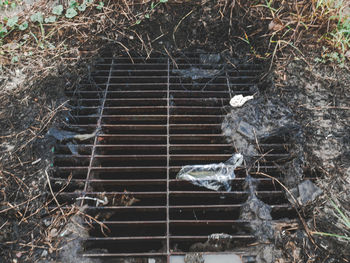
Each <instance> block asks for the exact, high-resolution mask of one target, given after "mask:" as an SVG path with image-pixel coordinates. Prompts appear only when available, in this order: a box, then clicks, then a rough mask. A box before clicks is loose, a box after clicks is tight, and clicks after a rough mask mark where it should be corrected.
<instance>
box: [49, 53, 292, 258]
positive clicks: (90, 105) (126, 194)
mask: <svg viewBox="0 0 350 263" xmlns="http://www.w3.org/2000/svg"><path fill="white" fill-rule="evenodd" d="M206 58H208V56H207V55H204V54H197V53H194V54H190V55H188V56H187V57H186V58H182V57H177V58H174V59H170V58H168V57H151V58H149V59H147V60H146V59H145V58H141V57H136V58H133V61H131V60H130V58H126V57H117V58H102V59H101V60H100V61H101V62H99V63H98V64H96V65H95V68H96V72H95V73H94V74H93V75H92V76H91V79H90V81H86V82H83V83H81V84H80V89H79V90H78V91H75V92H72V91H70V92H67V93H68V94H67V95H69V96H71V97H73V98H74V99H72V100H71V105H72V107H73V109H72V111H71V117H70V120H69V123H70V129H72V130H75V131H79V132H80V133H85V134H86V133H93V132H96V134H95V136H93V137H92V138H90V139H87V140H84V141H82V142H76V144H75V145H73V146H72V145H69V144H65V143H61V144H60V145H58V146H57V147H56V149H55V161H54V166H55V174H54V176H53V177H52V181H53V185H55V182H62V181H66V180H67V178H68V177H69V175H72V179H71V183H70V185H69V187H67V188H66V189H65V190H64V191H63V192H60V193H59V195H58V196H57V199H58V200H59V201H60V202H61V203H64V204H72V203H79V205H87V209H86V212H87V213H88V214H89V215H91V216H93V217H95V218H97V219H98V220H99V221H101V222H102V223H103V224H105V225H106V226H107V227H108V228H109V230H110V231H106V234H107V236H105V235H104V234H103V233H102V232H101V228H100V225H98V224H93V227H92V229H91V231H90V237H89V238H87V239H86V240H85V250H86V252H85V254H84V255H85V256H88V257H94V258H101V259H103V258H118V257H127V256H131V257H164V258H166V257H169V256H170V255H176V254H184V253H188V252H196V251H201V250H200V249H199V248H198V246H196V244H198V243H204V242H206V241H207V240H208V236H210V235H211V234H215V233H225V234H228V235H230V236H231V238H230V244H231V248H232V250H233V251H236V252H237V253H239V248H245V247H247V246H248V245H249V244H252V243H254V242H256V240H257V239H256V236H255V235H254V234H253V233H252V231H251V229H250V227H249V224H250V223H249V220H242V219H240V211H241V208H242V206H243V205H244V203H245V202H246V201H247V199H248V197H249V191H248V190H247V189H246V188H245V187H244V184H245V177H246V173H245V169H243V168H238V169H237V172H236V175H237V176H236V178H235V179H233V180H232V181H231V184H232V189H233V190H232V191H230V192H215V191H211V190H208V189H206V188H201V187H197V186H194V185H192V184H191V183H189V182H186V181H181V180H177V179H176V174H177V173H178V171H179V170H180V169H181V167H182V166H183V165H187V164H209V163H216V162H224V161H226V160H227V159H229V158H230V157H231V156H232V153H233V152H234V149H233V146H232V145H231V144H229V143H227V141H226V139H225V137H224V136H223V135H222V133H221V123H222V121H223V119H224V117H225V115H226V111H227V109H228V105H229V100H230V98H231V97H232V96H234V95H236V94H243V95H251V94H253V93H254V92H255V90H254V87H256V85H257V84H258V77H259V74H260V73H261V71H262V66H261V65H259V64H239V65H235V67H233V66H231V65H228V64H219V63H208V61H207V59H206ZM287 146H288V141H286V140H285V139H283V138H276V140H270V141H268V142H265V143H262V144H261V145H260V148H261V149H263V152H265V155H264V159H263V160H262V161H261V162H260V166H259V169H260V171H263V172H265V173H267V174H269V175H272V176H274V177H276V178H280V176H281V174H280V172H279V169H278V167H277V164H278V163H283V162H284V160H285V159H286V157H288V156H289V154H288V151H287V150H286V149H287ZM72 147H73V150H72ZM266 153H267V154H266ZM262 154H264V153H262ZM257 157H259V156H257ZM251 172H254V169H253V170H252V171H251ZM255 178H256V179H257V180H258V182H259V183H258V187H257V189H256V196H257V197H258V198H259V199H260V200H262V201H263V202H265V203H266V204H268V205H269V206H270V207H271V216H272V220H273V221H274V222H277V223H278V222H279V221H281V222H283V221H286V218H289V219H293V218H295V214H294V213H293V211H292V209H291V207H290V205H289V204H288V201H287V200H286V198H285V196H284V193H283V192H282V190H281V188H280V187H279V186H278V185H276V184H274V182H273V181H272V180H271V179H270V178H264V177H259V176H255ZM58 190H59V189H57V191H58ZM96 199H98V200H102V201H104V204H102V205H101V204H100V205H99V206H97V204H96ZM233 248H234V249H233ZM204 252H206V251H204ZM241 254H242V257H243V258H244V257H245V256H247V257H248V256H251V255H245V254H244V253H243V252H242V253H241ZM248 258H249V257H248ZM249 262H251V261H249Z"/></svg>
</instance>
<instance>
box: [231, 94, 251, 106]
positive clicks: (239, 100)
mask: <svg viewBox="0 0 350 263" xmlns="http://www.w3.org/2000/svg"><path fill="white" fill-rule="evenodd" d="M252 99H254V96H245V97H244V96H243V95H242V94H239V95H236V96H234V97H233V98H232V99H231V100H230V105H231V106H232V107H233V108H239V107H242V106H243V105H244V103H246V102H247V101H248V100H252Z"/></svg>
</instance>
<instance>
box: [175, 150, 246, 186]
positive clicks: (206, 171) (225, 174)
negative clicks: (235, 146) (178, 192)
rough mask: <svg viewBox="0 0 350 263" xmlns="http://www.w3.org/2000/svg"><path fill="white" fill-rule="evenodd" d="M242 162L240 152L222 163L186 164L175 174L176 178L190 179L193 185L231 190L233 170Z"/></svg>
mask: <svg viewBox="0 0 350 263" xmlns="http://www.w3.org/2000/svg"><path fill="white" fill-rule="evenodd" d="M242 162H243V155H242V154H240V153H237V154H234V155H232V157H231V158H230V159H228V160H227V161H226V162H224V163H212V164H204V165H186V166H184V167H182V168H181V170H180V172H179V173H178V174H177V175H176V178H177V179H181V180H186V181H190V182H191V183H193V184H194V185H198V186H203V187H206V188H208V189H211V190H215V191H221V190H225V191H227V192H229V191H231V184H230V180H232V179H234V178H235V177H236V175H235V173H234V170H235V169H236V167H238V166H240V165H241V164H242Z"/></svg>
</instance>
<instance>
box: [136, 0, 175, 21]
mask: <svg viewBox="0 0 350 263" xmlns="http://www.w3.org/2000/svg"><path fill="white" fill-rule="evenodd" d="M167 2H168V0H159V2H157V3H154V2H152V3H151V8H150V10H149V11H148V12H146V14H145V15H144V18H147V19H149V18H150V17H151V13H152V12H153V11H154V10H155V8H156V7H157V6H159V5H160V4H163V3H167ZM142 20H143V19H138V20H137V21H136V23H135V24H136V25H138V24H140V23H141V22H142Z"/></svg>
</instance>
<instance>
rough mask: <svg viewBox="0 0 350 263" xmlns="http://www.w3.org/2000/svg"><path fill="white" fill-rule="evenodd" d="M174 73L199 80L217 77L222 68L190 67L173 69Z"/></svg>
mask: <svg viewBox="0 0 350 263" xmlns="http://www.w3.org/2000/svg"><path fill="white" fill-rule="evenodd" d="M173 73H174V74H178V75H181V77H184V78H191V79H192V80H197V79H204V78H212V77H215V76H217V75H218V74H219V73H220V70H218V69H202V68H196V67H190V68H189V69H173Z"/></svg>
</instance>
